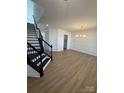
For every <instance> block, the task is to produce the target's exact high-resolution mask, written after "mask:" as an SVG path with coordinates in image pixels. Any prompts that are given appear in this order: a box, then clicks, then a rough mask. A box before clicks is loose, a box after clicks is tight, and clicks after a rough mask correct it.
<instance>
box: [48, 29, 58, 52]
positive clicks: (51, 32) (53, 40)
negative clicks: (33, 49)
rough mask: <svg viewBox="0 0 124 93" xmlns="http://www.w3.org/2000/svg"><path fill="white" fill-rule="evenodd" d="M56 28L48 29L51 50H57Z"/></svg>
mask: <svg viewBox="0 0 124 93" xmlns="http://www.w3.org/2000/svg"><path fill="white" fill-rule="evenodd" d="M57 37H58V30H57V29H52V28H51V29H49V43H50V44H51V45H52V46H53V51H57V48H58V46H57V43H58V39H57Z"/></svg>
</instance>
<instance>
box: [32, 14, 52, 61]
mask: <svg viewBox="0 0 124 93" xmlns="http://www.w3.org/2000/svg"><path fill="white" fill-rule="evenodd" d="M33 19H34V25H35V29H36V30H38V33H39V38H40V39H39V40H41V42H42V41H43V42H45V43H46V44H47V45H48V46H49V47H51V56H50V57H51V60H53V54H52V51H53V49H52V45H50V44H49V43H48V42H47V41H45V40H44V39H43V37H42V34H41V31H40V28H38V26H37V22H36V20H35V17H34V15H33ZM47 55H48V54H47Z"/></svg>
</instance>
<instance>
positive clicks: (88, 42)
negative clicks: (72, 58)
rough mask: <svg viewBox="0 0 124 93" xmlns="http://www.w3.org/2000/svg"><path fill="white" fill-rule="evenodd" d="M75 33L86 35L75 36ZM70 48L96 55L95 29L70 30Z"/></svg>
mask: <svg viewBox="0 0 124 93" xmlns="http://www.w3.org/2000/svg"><path fill="white" fill-rule="evenodd" d="M77 34H78V35H79V34H82V35H87V37H75V35H77ZM71 49H73V50H76V51H80V52H83V53H87V54H91V55H94V56H97V32H96V30H90V31H79V32H72V33H71Z"/></svg>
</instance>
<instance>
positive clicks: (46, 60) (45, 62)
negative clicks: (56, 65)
mask: <svg viewBox="0 0 124 93" xmlns="http://www.w3.org/2000/svg"><path fill="white" fill-rule="evenodd" d="M49 60H50V58H46V59H45V60H44V61H43V67H44V66H45V65H46V64H47V62H48V61H49Z"/></svg>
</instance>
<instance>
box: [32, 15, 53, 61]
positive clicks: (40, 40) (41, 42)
mask: <svg viewBox="0 0 124 93" xmlns="http://www.w3.org/2000/svg"><path fill="white" fill-rule="evenodd" d="M33 19H34V26H35V30H36V31H38V40H39V43H40V47H41V51H42V52H44V53H45V54H46V55H48V56H49V57H50V58H51V60H53V53H52V51H53V50H52V48H53V47H52V45H50V44H49V43H48V42H46V41H45V40H44V39H43V36H42V34H41V31H40V29H39V28H38V25H37V22H36V20H35V17H34V16H33ZM44 45H46V46H44ZM47 46H48V48H45V47H47ZM49 48H50V49H49Z"/></svg>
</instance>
